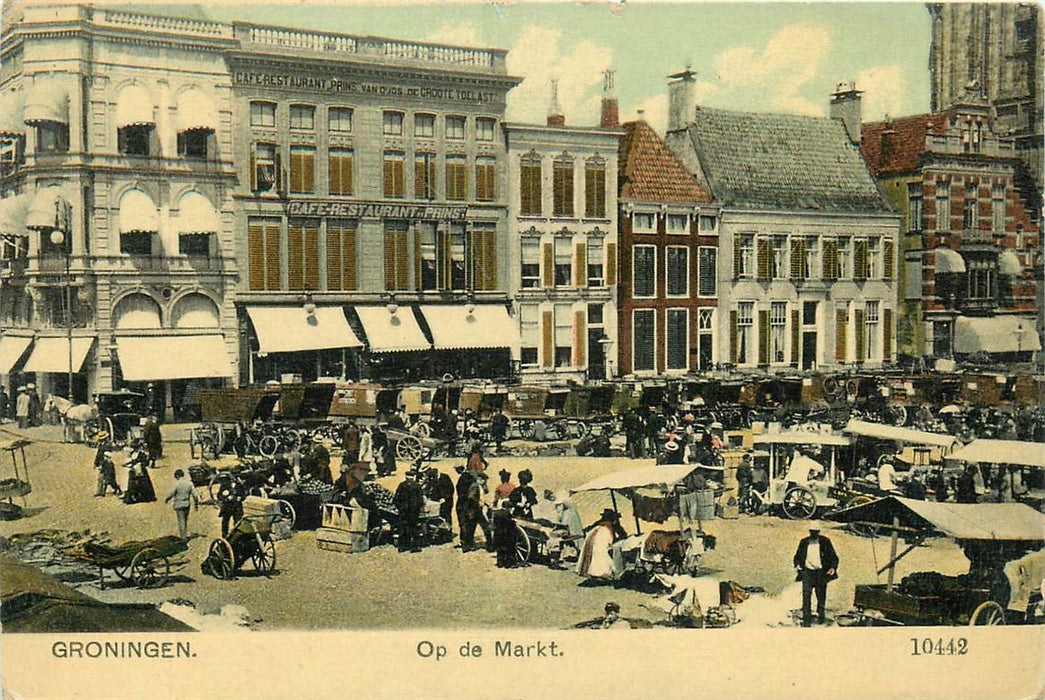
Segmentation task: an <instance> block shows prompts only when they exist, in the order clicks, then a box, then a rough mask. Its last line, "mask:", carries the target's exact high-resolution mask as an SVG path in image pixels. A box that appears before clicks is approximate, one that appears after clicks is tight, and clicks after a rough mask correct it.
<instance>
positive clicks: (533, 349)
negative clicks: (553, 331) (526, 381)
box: [519, 304, 541, 367]
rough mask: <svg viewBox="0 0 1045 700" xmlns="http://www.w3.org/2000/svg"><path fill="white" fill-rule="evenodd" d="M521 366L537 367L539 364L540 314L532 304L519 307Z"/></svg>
mask: <svg viewBox="0 0 1045 700" xmlns="http://www.w3.org/2000/svg"><path fill="white" fill-rule="evenodd" d="M519 335H520V337H521V338H520V339H521V343H522V347H521V348H520V356H519V359H520V364H522V366H523V367H536V366H537V362H538V355H537V345H538V343H539V342H540V335H541V332H540V314H539V312H538V309H537V307H536V306H534V305H532V304H520V305H519Z"/></svg>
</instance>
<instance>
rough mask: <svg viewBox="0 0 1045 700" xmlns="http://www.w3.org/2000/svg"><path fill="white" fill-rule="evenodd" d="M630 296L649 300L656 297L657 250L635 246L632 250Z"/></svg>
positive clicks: (648, 246) (644, 246)
mask: <svg viewBox="0 0 1045 700" xmlns="http://www.w3.org/2000/svg"><path fill="white" fill-rule="evenodd" d="M631 251H632V266H631V278H632V279H631V282H632V287H631V295H632V296H633V297H635V298H650V297H655V296H656V295H657V248H656V246H651V245H637V246H633V247H632V249H631Z"/></svg>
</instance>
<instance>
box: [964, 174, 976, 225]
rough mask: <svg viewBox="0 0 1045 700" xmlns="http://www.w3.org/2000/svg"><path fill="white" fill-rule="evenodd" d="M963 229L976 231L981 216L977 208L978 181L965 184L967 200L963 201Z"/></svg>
mask: <svg viewBox="0 0 1045 700" xmlns="http://www.w3.org/2000/svg"><path fill="white" fill-rule="evenodd" d="M962 205H963V206H962V229H963V230H965V231H975V230H976V229H977V223H978V220H979V217H978V216H977V211H976V208H977V206H978V202H977V197H976V183H974V182H969V183H966V185H965V201H964V202H962Z"/></svg>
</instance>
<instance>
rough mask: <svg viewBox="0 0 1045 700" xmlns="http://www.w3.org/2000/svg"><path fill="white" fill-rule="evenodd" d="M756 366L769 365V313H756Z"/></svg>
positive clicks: (766, 311) (764, 311)
mask: <svg viewBox="0 0 1045 700" xmlns="http://www.w3.org/2000/svg"><path fill="white" fill-rule="evenodd" d="M758 364H760V365H768V364H769V311H768V309H763V310H760V311H759V312H758Z"/></svg>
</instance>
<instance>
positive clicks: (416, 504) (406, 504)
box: [392, 469, 425, 552]
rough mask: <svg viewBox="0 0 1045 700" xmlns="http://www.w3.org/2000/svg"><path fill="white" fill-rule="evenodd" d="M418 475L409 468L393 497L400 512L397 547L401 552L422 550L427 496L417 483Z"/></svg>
mask: <svg viewBox="0 0 1045 700" xmlns="http://www.w3.org/2000/svg"><path fill="white" fill-rule="evenodd" d="M417 477H418V474H417V471H416V470H414V469H410V470H408V471H407V472H406V478H405V479H403V481H402V483H401V484H399V488H397V489H396V492H395V496H394V497H393V499H392V500H393V503H395V507H396V510H397V511H398V513H399V519H398V522H397V527H396V532H397V535H398V537H397V538H396V547H397V548H398V549H399V551H400V552H408V551H409V552H420V551H421V513H422V511H423V510H424V507H425V496H424V492H423V491H422V490H421V484H419V483H417Z"/></svg>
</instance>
